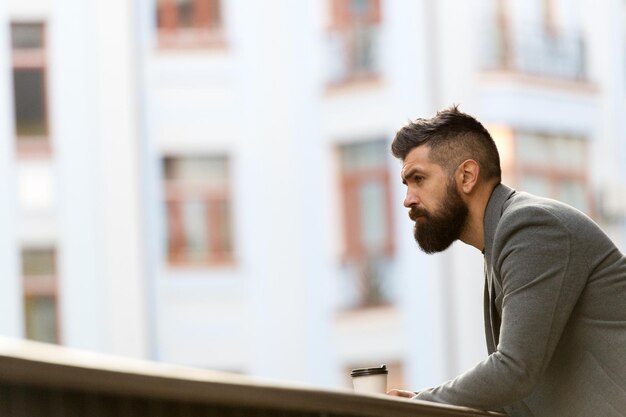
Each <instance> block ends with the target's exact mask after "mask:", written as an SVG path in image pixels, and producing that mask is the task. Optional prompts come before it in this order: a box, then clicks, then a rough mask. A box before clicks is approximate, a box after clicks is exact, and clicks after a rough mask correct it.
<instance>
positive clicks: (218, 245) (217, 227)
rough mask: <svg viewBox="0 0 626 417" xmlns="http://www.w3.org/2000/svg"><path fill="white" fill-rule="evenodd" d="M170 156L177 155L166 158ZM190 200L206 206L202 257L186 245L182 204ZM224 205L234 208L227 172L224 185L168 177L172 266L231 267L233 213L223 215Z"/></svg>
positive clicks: (168, 240) (169, 252) (166, 198)
mask: <svg viewBox="0 0 626 417" xmlns="http://www.w3.org/2000/svg"><path fill="white" fill-rule="evenodd" d="M182 158H184V157H182ZM168 159H178V157H166V158H165V160H168ZM227 161H228V160H227ZM189 200H194V201H200V202H201V203H202V204H203V206H204V208H205V211H204V219H205V222H206V224H207V237H208V246H207V248H206V252H205V253H204V256H202V257H200V258H198V257H196V256H192V255H191V254H190V251H189V248H188V247H187V244H186V242H187V236H186V235H185V228H184V218H183V205H184V204H185V203H186V202H187V201H189ZM224 205H225V206H226V209H227V210H229V211H230V210H231V207H232V204H231V194H230V178H229V175H228V174H227V180H226V184H224V186H222V187H215V186H211V185H205V184H198V183H193V184H191V183H189V182H188V181H186V180H184V179H167V178H166V179H165V210H166V213H165V215H166V216H167V260H168V263H169V264H170V265H171V266H220V265H225V266H228V265H232V264H233V263H234V256H233V243H232V242H233V231H232V221H231V219H232V215H231V213H229V214H227V215H226V216H225V215H224V213H223V212H222V210H223V207H224Z"/></svg>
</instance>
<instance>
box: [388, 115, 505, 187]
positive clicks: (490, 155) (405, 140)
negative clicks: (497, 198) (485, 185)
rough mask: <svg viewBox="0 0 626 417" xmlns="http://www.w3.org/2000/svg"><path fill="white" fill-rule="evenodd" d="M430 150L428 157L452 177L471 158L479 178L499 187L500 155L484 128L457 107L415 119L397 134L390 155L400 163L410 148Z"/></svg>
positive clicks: (500, 176)
mask: <svg viewBox="0 0 626 417" xmlns="http://www.w3.org/2000/svg"><path fill="white" fill-rule="evenodd" d="M422 145H426V146H429V147H430V153H429V157H430V160H431V161H433V162H434V163H436V164H438V165H440V166H441V167H443V168H444V170H446V171H448V173H450V174H451V175H452V173H453V172H454V170H455V169H456V168H457V167H458V166H459V165H460V164H461V163H462V162H463V161H465V160H467V159H473V160H474V161H476V162H477V163H478V165H479V167H480V173H479V178H482V179H483V181H485V182H495V183H496V184H499V183H500V181H501V178H502V172H501V170H500V155H499V154H498V148H496V144H495V142H494V141H493V138H492V137H491V135H490V134H489V132H488V131H487V129H485V127H484V126H483V125H482V124H481V123H480V122H479V121H478V120H476V119H475V118H473V117H472V116H470V115H469V114H466V113H463V112H461V111H459V109H458V106H457V105H454V106H451V107H449V108H446V109H443V110H440V111H439V112H437V114H436V115H435V116H434V117H432V118H430V119H417V120H415V121H413V122H410V123H409V124H407V125H406V126H404V127H403V128H401V129H400V130H399V131H398V132H397V133H396V136H395V138H394V139H393V142H392V143H391V153H392V154H393V156H395V157H396V158H398V159H401V160H403V161H404V159H405V158H406V156H407V155H408V154H409V152H411V151H412V150H413V149H414V148H416V147H418V146H422Z"/></svg>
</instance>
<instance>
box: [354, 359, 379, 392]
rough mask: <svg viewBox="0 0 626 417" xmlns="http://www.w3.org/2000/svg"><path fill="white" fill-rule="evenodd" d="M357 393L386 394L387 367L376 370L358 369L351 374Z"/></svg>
mask: <svg viewBox="0 0 626 417" xmlns="http://www.w3.org/2000/svg"><path fill="white" fill-rule="evenodd" d="M350 376H351V377H352V385H353V386H354V391H355V392H371V393H378V394H385V393H386V392H387V365H380V366H379V367H376V368H358V369H353V370H352V372H350Z"/></svg>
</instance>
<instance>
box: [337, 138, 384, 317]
mask: <svg viewBox="0 0 626 417" xmlns="http://www.w3.org/2000/svg"><path fill="white" fill-rule="evenodd" d="M339 154H340V167H341V191H342V195H343V222H344V257H343V258H344V261H345V264H346V267H347V270H346V273H347V274H348V277H349V278H348V281H349V282H351V285H350V286H351V287H352V289H348V290H347V291H348V292H353V293H354V294H353V295H352V298H353V299H352V301H350V302H349V303H350V304H352V305H353V306H357V307H360V306H370V305H377V304H384V303H386V302H387V301H388V298H389V297H388V294H387V290H386V286H387V283H386V282H385V276H386V271H387V266H388V262H389V259H390V257H391V255H392V254H393V238H392V232H391V231H392V216H391V189H390V185H389V180H390V178H389V170H388V167H387V145H386V142H385V141H384V140H376V141H369V142H362V143H355V144H348V145H342V146H340V148H339Z"/></svg>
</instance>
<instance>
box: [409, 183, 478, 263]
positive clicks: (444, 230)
mask: <svg viewBox="0 0 626 417" xmlns="http://www.w3.org/2000/svg"><path fill="white" fill-rule="evenodd" d="M468 213H469V210H468V208H467V205H466V204H465V202H463V199H461V195H460V194H459V191H458V190H457V188H456V185H455V183H454V181H449V182H448V185H447V187H446V195H445V198H444V200H443V202H442V204H441V208H440V209H439V210H438V212H437V213H429V212H427V211H426V210H420V209H417V208H411V210H410V211H409V217H410V218H411V220H413V221H414V222H415V227H414V229H413V236H414V237H415V241H416V242H417V244H418V245H419V247H420V248H421V249H422V250H423V251H424V252H426V253H428V254H432V253H437V252H442V251H444V250H446V249H447V248H448V247H449V246H450V245H451V244H452V243H453V242H454V241H455V240H457V239H459V238H460V237H461V232H462V231H463V227H464V226H465V223H466V221H467V217H468Z"/></svg>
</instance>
